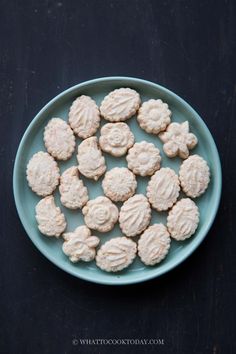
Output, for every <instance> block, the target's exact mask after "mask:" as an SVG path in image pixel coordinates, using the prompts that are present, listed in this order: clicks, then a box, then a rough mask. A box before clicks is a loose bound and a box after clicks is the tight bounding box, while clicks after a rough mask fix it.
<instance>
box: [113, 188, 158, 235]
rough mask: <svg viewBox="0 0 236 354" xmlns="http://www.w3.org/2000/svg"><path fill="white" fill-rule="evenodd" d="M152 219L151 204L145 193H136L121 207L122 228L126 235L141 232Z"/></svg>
mask: <svg viewBox="0 0 236 354" xmlns="http://www.w3.org/2000/svg"><path fill="white" fill-rule="evenodd" d="M150 220H151V208H150V204H149V203H148V200H147V198H146V197H145V196H144V195H143V194H136V195H134V196H133V197H131V198H129V199H128V200H127V201H126V202H124V204H123V205H122V207H121V209H120V217H119V223H120V228H121V230H122V232H123V233H124V234H125V235H126V236H129V237H132V236H136V235H139V234H141V232H142V231H144V230H145V229H146V228H147V226H148V225H149V223H150Z"/></svg>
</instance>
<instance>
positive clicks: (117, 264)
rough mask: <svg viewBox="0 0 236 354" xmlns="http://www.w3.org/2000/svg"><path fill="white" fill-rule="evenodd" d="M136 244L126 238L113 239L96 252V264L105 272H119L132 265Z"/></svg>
mask: <svg viewBox="0 0 236 354" xmlns="http://www.w3.org/2000/svg"><path fill="white" fill-rule="evenodd" d="M136 251H137V246H136V243H135V242H134V241H132V240H130V239H128V238H126V237H115V238H112V239H111V240H109V241H107V242H106V243H104V245H102V247H101V248H100V249H99V250H98V252H97V256H96V264H97V266H98V267H99V268H101V269H102V270H105V271H106V272H119V271H121V270H123V269H125V268H127V267H128V266H129V265H130V264H131V263H133V261H134V259H135V256H136Z"/></svg>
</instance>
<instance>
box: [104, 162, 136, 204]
mask: <svg viewBox="0 0 236 354" xmlns="http://www.w3.org/2000/svg"><path fill="white" fill-rule="evenodd" d="M102 188H103V191H104V194H105V195H106V196H107V197H108V198H110V199H111V200H112V201H113V202H124V201H125V200H127V199H128V198H130V197H132V195H134V193H135V190H136V188H137V181H136V178H135V175H134V174H133V173H132V172H131V171H130V170H128V168H126V167H115V168H112V169H111V170H110V171H107V172H106V174H105V177H104V179H103V181H102Z"/></svg>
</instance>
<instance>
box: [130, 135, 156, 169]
mask: <svg viewBox="0 0 236 354" xmlns="http://www.w3.org/2000/svg"><path fill="white" fill-rule="evenodd" d="M126 160H127V162H128V167H129V169H130V170H132V171H133V172H134V173H135V174H137V175H140V176H151V175H152V174H153V173H154V172H155V171H157V170H158V169H159V168H160V162H161V156H160V151H159V150H158V149H157V148H156V147H155V145H154V144H152V143H147V142H146V141H141V142H140V143H135V144H134V146H133V147H132V148H131V149H130V150H129V152H128V155H127V156H126Z"/></svg>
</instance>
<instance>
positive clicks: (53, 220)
mask: <svg viewBox="0 0 236 354" xmlns="http://www.w3.org/2000/svg"><path fill="white" fill-rule="evenodd" d="M35 211H36V216H35V217H36V220H37V222H38V228H39V230H40V232H41V233H42V234H44V235H46V236H55V237H59V236H60V235H61V234H62V232H64V231H65V228H66V220H65V216H64V214H63V213H62V212H61V210H60V208H59V207H57V206H56V204H55V200H54V197H53V196H52V195H50V196H48V197H45V198H43V199H41V200H40V201H39V202H38V204H37V205H36V207H35Z"/></svg>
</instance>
